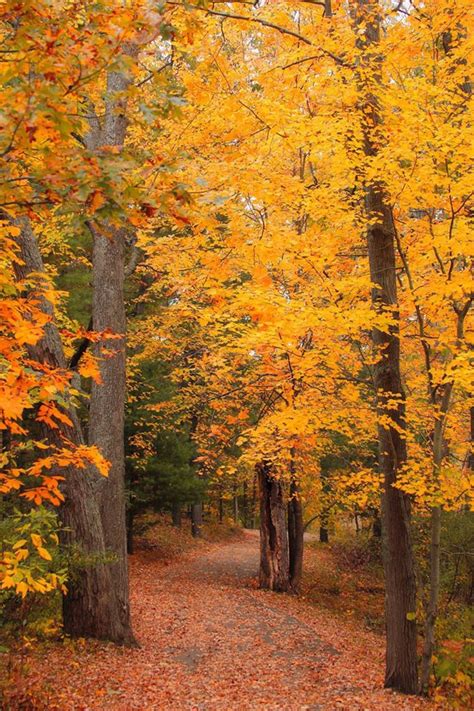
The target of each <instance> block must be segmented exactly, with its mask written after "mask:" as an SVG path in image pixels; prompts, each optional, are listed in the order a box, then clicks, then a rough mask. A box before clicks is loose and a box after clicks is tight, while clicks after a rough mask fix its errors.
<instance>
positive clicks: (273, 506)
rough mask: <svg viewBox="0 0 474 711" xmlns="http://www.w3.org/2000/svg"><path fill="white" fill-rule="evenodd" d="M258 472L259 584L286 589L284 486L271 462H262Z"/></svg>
mask: <svg viewBox="0 0 474 711" xmlns="http://www.w3.org/2000/svg"><path fill="white" fill-rule="evenodd" d="M256 472H257V476H258V481H259V488H260V573H259V581H260V587H261V588H265V589H268V590H274V591H276V592H287V591H288V589H289V587H290V579H289V574H290V561H289V547H288V532H287V527H286V515H285V501H284V496H283V487H282V485H281V482H279V481H278V480H277V479H275V478H274V477H272V474H271V466H270V465H269V464H268V463H266V462H264V463H262V464H259V465H258V466H257V467H256Z"/></svg>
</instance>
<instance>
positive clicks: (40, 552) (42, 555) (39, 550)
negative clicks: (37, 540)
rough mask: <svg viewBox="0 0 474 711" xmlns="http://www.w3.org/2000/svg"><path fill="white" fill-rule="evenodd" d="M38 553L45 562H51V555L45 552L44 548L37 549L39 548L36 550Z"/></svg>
mask: <svg viewBox="0 0 474 711" xmlns="http://www.w3.org/2000/svg"><path fill="white" fill-rule="evenodd" d="M38 553H39V554H40V556H41V557H42V558H44V559H45V560H53V559H52V558H51V553H49V551H47V550H46V548H41V547H39V548H38Z"/></svg>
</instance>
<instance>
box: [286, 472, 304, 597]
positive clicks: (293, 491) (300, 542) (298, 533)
mask: <svg viewBox="0 0 474 711" xmlns="http://www.w3.org/2000/svg"><path fill="white" fill-rule="evenodd" d="M288 547H289V557H290V562H289V573H290V587H291V590H292V592H294V593H299V591H300V587H301V578H302V575H303V552H304V526H303V506H302V504H301V497H300V493H299V487H298V483H297V482H296V481H295V480H294V479H293V480H292V481H291V483H290V498H289V501H288Z"/></svg>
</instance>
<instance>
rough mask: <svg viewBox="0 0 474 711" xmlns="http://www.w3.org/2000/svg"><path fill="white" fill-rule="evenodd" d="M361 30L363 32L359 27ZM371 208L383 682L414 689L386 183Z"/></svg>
mask: <svg viewBox="0 0 474 711" xmlns="http://www.w3.org/2000/svg"><path fill="white" fill-rule="evenodd" d="M379 11H380V8H379V3H378V0H357V11H356V18H355V20H356V27H357V29H358V30H359V32H360V34H359V35H358V40H357V44H358V47H359V48H360V49H362V51H363V56H362V58H361V60H360V61H361V63H362V64H363V65H364V64H365V67H366V68H367V67H369V68H370V69H371V70H372V76H371V78H370V79H369V80H367V79H366V78H365V77H364V73H363V72H362V73H360V72H358V85H359V92H360V109H361V111H362V114H363V116H364V118H363V120H362V129H363V136H364V153H365V155H366V156H367V157H368V158H373V157H374V156H376V155H377V152H378V144H377V136H376V132H377V127H378V126H379V125H380V124H381V116H380V111H379V106H378V101H377V96H376V90H377V89H378V88H379V86H380V62H381V58H380V56H379V55H378V44H379V40H380V20H379ZM361 28H362V31H361ZM365 207H366V212H367V217H368V218H369V219H370V220H371V222H370V224H369V227H368V228H367V244H368V253H369V264H370V276H371V281H372V283H373V284H375V285H376V286H375V287H374V288H373V290H372V304H373V307H374V309H375V311H376V312H377V313H379V314H380V315H383V316H385V315H386V314H387V313H389V314H390V315H391V317H392V319H393V324H392V326H391V327H390V328H389V329H388V330H383V331H382V330H380V329H378V328H374V329H373V332H372V339H373V344H374V347H375V350H376V353H377V355H378V361H377V362H376V364H375V365H374V378H375V385H376V391H377V411H378V419H379V425H378V442H379V461H380V468H381V471H382V473H383V477H384V490H383V523H384V567H385V579H386V593H385V603H386V604H385V617H386V633H387V648H386V668H385V686H386V687H389V688H393V689H397V690H399V691H402V692H404V693H410V694H411V693H416V692H417V690H418V688H417V687H418V678H417V650H416V637H417V632H416V621H415V613H416V580H415V571H414V559H413V551H412V543H411V522H410V500H409V497H408V496H407V495H406V494H404V493H403V492H402V491H400V490H398V489H396V488H395V484H396V482H397V475H398V472H399V470H400V469H401V468H402V467H403V466H404V464H405V462H406V459H407V449H406V437H405V434H404V432H405V428H406V424H405V394H404V391H403V387H402V380H401V373H400V337H399V314H398V300H397V282H396V259H395V235H394V231H393V225H392V220H391V209H390V203H389V199H388V196H387V195H386V192H385V188H384V186H383V184H382V183H381V182H379V183H377V182H375V181H371V182H369V183H368V184H366V204H365Z"/></svg>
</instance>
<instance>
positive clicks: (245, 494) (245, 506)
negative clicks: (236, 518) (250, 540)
mask: <svg viewBox="0 0 474 711" xmlns="http://www.w3.org/2000/svg"><path fill="white" fill-rule="evenodd" d="M242 518H243V524H244V528H248V527H249V497H248V484H247V482H246V481H244V483H243V485H242Z"/></svg>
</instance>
